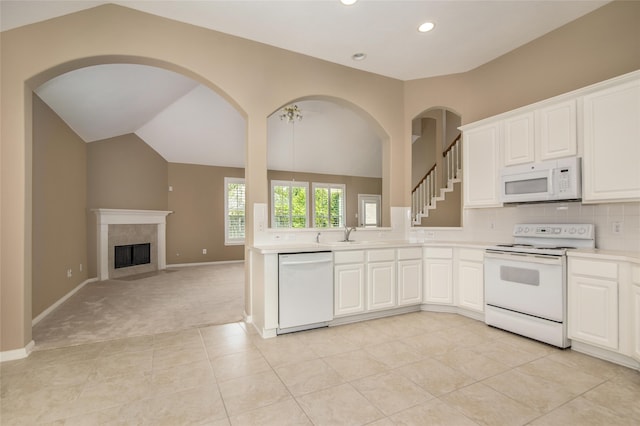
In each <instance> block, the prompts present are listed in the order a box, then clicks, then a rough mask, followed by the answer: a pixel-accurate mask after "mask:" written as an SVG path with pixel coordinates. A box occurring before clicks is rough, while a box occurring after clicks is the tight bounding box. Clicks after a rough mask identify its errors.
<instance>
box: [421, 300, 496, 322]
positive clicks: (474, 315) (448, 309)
mask: <svg viewBox="0 0 640 426" xmlns="http://www.w3.org/2000/svg"><path fill="white" fill-rule="evenodd" d="M420 309H421V310H423V311H426V312H443V313H450V314H458V315H462V316H465V317H467V318H471V319H474V320H477V321H482V322H484V313H483V312H477V311H471V310H469V309H465V308H461V307H459V306H452V305H435V304H424V305H422V306H421V307H420Z"/></svg>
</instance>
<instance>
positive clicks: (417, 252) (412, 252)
mask: <svg viewBox="0 0 640 426" xmlns="http://www.w3.org/2000/svg"><path fill="white" fill-rule="evenodd" d="M407 259H422V248H420V247H406V248H399V249H398V260H407Z"/></svg>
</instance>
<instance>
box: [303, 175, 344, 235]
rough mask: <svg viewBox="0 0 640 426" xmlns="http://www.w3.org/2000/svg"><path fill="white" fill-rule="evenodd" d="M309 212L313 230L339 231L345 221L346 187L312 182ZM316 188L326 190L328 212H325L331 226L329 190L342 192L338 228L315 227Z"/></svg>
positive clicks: (338, 184) (341, 184) (339, 184)
mask: <svg viewBox="0 0 640 426" xmlns="http://www.w3.org/2000/svg"><path fill="white" fill-rule="evenodd" d="M311 188H312V189H311V195H312V198H311V201H312V202H311V212H312V222H311V223H312V224H313V227H314V228H317V229H339V228H342V227H343V226H344V225H345V223H346V220H347V185H346V184H344V183H323V182H313V183H312V185H311ZM317 188H326V189H328V197H329V205H328V208H329V211H328V212H327V218H328V223H329V224H331V190H332V189H339V190H341V191H342V205H341V209H340V210H341V211H340V216H339V219H338V226H337V227H336V226H326V227H318V226H316V189H317Z"/></svg>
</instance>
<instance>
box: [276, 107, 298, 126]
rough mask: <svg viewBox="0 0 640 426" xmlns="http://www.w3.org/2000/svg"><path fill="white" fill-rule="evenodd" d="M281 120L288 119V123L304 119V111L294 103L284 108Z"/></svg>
mask: <svg viewBox="0 0 640 426" xmlns="http://www.w3.org/2000/svg"><path fill="white" fill-rule="evenodd" d="M280 120H287V123H293V122H295V121H296V120H298V121H300V120H302V113H301V112H300V108H298V105H296V104H292V105H288V106H286V107H284V108H282V114H280Z"/></svg>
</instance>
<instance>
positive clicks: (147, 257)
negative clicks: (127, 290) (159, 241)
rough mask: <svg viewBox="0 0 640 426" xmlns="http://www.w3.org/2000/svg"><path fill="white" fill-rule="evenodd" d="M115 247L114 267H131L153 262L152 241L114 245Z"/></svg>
mask: <svg viewBox="0 0 640 426" xmlns="http://www.w3.org/2000/svg"><path fill="white" fill-rule="evenodd" d="M113 248H114V252H113V267H114V269H120V268H129V267H131V266H137V265H147V264H150V263H151V243H142V244H127V245H124V246H114V247H113Z"/></svg>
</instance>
